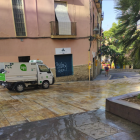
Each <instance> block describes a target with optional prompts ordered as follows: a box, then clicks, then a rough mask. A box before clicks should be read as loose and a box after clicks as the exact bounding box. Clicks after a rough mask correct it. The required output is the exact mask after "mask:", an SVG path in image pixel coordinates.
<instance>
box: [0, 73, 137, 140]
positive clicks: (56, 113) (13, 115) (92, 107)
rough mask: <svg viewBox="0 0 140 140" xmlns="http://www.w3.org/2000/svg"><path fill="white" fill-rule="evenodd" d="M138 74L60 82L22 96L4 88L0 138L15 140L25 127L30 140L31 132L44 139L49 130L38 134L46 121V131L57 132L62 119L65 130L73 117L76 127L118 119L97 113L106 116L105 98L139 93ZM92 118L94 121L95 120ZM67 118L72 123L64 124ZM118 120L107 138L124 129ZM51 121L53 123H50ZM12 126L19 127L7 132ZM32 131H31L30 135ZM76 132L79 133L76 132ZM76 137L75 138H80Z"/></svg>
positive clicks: (0, 117)
mask: <svg viewBox="0 0 140 140" xmlns="http://www.w3.org/2000/svg"><path fill="white" fill-rule="evenodd" d="M110 74H111V73H110ZM136 75H137V74H136V73H131V74H130V75H129V74H128V73H127V74H126V73H112V76H114V77H119V79H118V78H114V79H110V80H104V79H103V80H94V81H91V82H89V81H81V82H66V83H63V82H61V83H55V85H53V86H51V87H50V89H47V90H43V89H27V90H25V92H22V93H16V92H14V91H8V90H7V89H3V88H2V87H1V89H0V127H1V129H0V139H1V140H6V139H7V138H9V137H10V138H11V139H10V140H12V139H13V140H15V138H16V137H17V134H18V133H17V129H18V128H19V129H21V131H25V130H22V129H23V127H24V126H25V128H26V131H25V133H30V136H29V137H30V139H31V135H32V133H34V134H33V135H38V136H39V137H40V136H42V134H43V133H44V135H45V134H48V133H50V132H49V131H51V130H48V131H45V130H42V131H44V132H43V133H40V132H38V129H39V128H38V125H41V127H43V126H44V124H43V122H46V123H47V128H49V127H54V128H55V131H57V130H58V131H60V126H61V119H62V118H63V121H64V122H62V124H63V123H64V124H65V123H66V124H65V125H62V126H63V127H66V125H69V127H71V125H73V124H69V121H70V120H69V117H70V118H71V117H72V118H71V119H72V121H75V122H76V124H77V123H80V125H82V124H81V122H82V123H86V124H90V123H93V122H94V123H95V122H98V121H100V122H102V121H103V120H104V121H103V122H104V123H105V124H106V121H105V119H107V118H106V117H107V116H109V118H112V117H115V116H114V115H111V114H109V113H107V114H106V115H107V116H106V117H105V116H104V117H105V118H104V119H103V118H102V115H101V116H100V115H99V114H100V113H99V114H98V112H101V114H104V113H105V100H106V98H108V97H113V96H118V95H122V94H126V93H129V92H134V91H139V90H140V77H139V75H138V76H136ZM124 76H127V77H128V78H123V77H124ZM99 77H100V79H101V77H105V76H104V74H101V75H99ZM121 77H122V78H121ZM120 78H121V79H120ZM97 79H98V77H97ZM79 113H80V114H79ZM81 113H82V114H81ZM74 114H75V115H74ZM76 114H77V115H76ZM78 114H79V115H78ZM67 115H68V116H67ZM69 115H70V116H69ZM84 115H87V116H88V117H89V118H90V119H89V118H88V117H84ZM62 116H63V117H62ZM64 116H65V117H64ZM80 116H81V117H80ZM82 116H83V117H82ZM75 117H76V118H77V117H80V119H78V120H77V119H76V120H75ZM92 117H93V118H94V119H93V120H92ZM98 117H99V120H98ZM51 118H52V119H51ZM55 118H56V119H55ZM64 118H67V119H68V120H69V121H68V122H67V121H66V122H65V119H64ZM50 119H51V120H50ZM67 119H66V120H67ZM83 119H86V121H84V120H83ZM102 119H103V120H102ZM116 119H117V120H122V121H123V122H124V125H126V124H128V122H127V121H126V120H123V119H120V118H118V117H116ZM116 119H115V120H116ZM41 120H42V121H41ZM91 120H92V121H93V122H92V121H91ZM115 120H112V125H113V127H117V129H115V130H114V131H115V132H114V131H112V132H113V133H111V134H107V135H105V136H108V135H112V134H116V133H119V130H118V129H122V128H123V126H121V125H120V123H119V124H118V125H120V126H116V125H115V124H114V121H115ZM34 121H38V122H34ZM51 121H52V124H50V122H51ZM57 121H58V122H59V121H60V122H59V123H58V124H57V125H56V126H52V125H53V124H54V125H55V122H57ZM30 122H33V123H30ZM24 123H25V124H24ZM67 123H68V124H67ZM71 123H72V122H71ZM18 124H21V125H18ZM107 124H108V123H107ZM10 125H17V126H16V127H15V126H13V127H12V129H10V131H7V130H8V128H9V127H6V126H10ZM30 125H31V126H32V125H33V126H34V127H33V128H30V127H28V128H27V126H30ZM42 125H43V126H42ZM95 125H96V124H95ZM102 125H103V124H101V126H102ZM109 125H110V123H109ZM36 126H37V128H36ZM57 126H58V127H57ZM76 126H77V125H76ZM132 126H133V125H132ZM134 126H135V125H134ZM2 127H5V128H2ZM72 127H73V126H72ZM136 127H138V130H140V127H139V126H137V125H136ZM109 128H110V126H109ZM42 129H45V127H43V128H42ZM66 129H67V128H66ZM68 129H70V128H68ZM76 129H78V130H79V129H80V130H81V128H79V127H78V128H76ZM29 130H32V131H31V132H29ZM14 131H15V132H16V133H15V132H14ZM55 131H53V130H52V132H51V134H54V133H56V132H55ZM65 131H66V130H65ZM74 131H75V129H73V130H72V133H75V132H74ZM12 133H15V135H11V134H12ZM70 133H71V132H69V131H68V134H67V136H68V135H70ZM76 133H78V132H77V131H76ZM57 135H58V134H57ZM61 135H62V136H61V137H62V138H63V137H64V135H63V133H62V134H61ZM77 135H80V136H81V138H84V137H85V139H87V137H86V136H82V134H77ZM77 135H76V136H75V137H77ZM98 135H99V134H98ZM25 137H26V135H24V136H23V138H21V137H20V139H21V140H22V139H23V140H25V139H26V138H25ZM43 137H45V136H43ZM97 138H98V136H97ZM44 139H45V140H46V139H48V140H50V139H52V140H55V139H56V138H55V136H52V135H51V137H47V138H44ZM70 139H71V138H70ZM89 139H90V137H89Z"/></svg>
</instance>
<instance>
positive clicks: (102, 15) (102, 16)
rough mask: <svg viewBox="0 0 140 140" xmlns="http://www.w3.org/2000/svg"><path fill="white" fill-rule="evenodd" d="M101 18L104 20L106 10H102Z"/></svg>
mask: <svg viewBox="0 0 140 140" xmlns="http://www.w3.org/2000/svg"><path fill="white" fill-rule="evenodd" d="M101 20H102V21H103V20H104V12H102V14H101Z"/></svg>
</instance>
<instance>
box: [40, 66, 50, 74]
mask: <svg viewBox="0 0 140 140" xmlns="http://www.w3.org/2000/svg"><path fill="white" fill-rule="evenodd" d="M38 67H39V71H40V72H48V73H49V72H50V70H49V69H48V68H47V67H46V66H45V65H38Z"/></svg>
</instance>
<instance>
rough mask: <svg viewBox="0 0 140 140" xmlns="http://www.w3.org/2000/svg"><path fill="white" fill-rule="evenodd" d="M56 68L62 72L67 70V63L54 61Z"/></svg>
mask: <svg viewBox="0 0 140 140" xmlns="http://www.w3.org/2000/svg"><path fill="white" fill-rule="evenodd" d="M56 70H57V72H58V73H64V72H66V71H67V63H65V62H56Z"/></svg>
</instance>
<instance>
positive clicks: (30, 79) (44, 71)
mask: <svg viewBox="0 0 140 140" xmlns="http://www.w3.org/2000/svg"><path fill="white" fill-rule="evenodd" d="M0 82H1V83H2V85H3V86H4V87H7V89H8V90H16V91H17V92H22V91H24V89H25V88H26V87H31V86H38V85H40V86H42V88H44V89H47V88H49V85H52V84H54V77H53V73H52V72H51V70H50V68H48V67H47V66H46V65H44V64H43V61H41V60H30V61H29V63H21V62H20V63H7V62H6V63H0Z"/></svg>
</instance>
